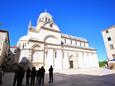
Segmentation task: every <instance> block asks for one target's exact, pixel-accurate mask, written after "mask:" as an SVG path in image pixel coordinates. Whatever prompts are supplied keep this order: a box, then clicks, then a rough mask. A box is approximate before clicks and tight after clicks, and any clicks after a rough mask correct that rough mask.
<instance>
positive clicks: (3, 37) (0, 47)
mask: <svg viewBox="0 0 115 86" xmlns="http://www.w3.org/2000/svg"><path fill="white" fill-rule="evenodd" d="M9 51H10V42H9V33H8V31H5V30H0V66H3V65H5V64H6V61H7V60H8V59H7V58H8V56H9Z"/></svg>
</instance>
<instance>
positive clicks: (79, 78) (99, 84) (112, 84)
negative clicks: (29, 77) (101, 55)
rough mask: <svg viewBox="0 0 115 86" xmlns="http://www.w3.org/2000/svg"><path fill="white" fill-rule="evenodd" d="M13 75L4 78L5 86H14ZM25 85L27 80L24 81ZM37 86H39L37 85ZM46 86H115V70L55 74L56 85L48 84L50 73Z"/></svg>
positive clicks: (90, 70)
mask: <svg viewBox="0 0 115 86" xmlns="http://www.w3.org/2000/svg"><path fill="white" fill-rule="evenodd" d="M13 77H14V74H13V73H6V74H5V75H4V76H3V85H1V86H12V83H13ZM23 86H26V85H25V79H24V80H23ZM35 86H38V84H37V83H36V85H35ZM44 86H115V70H108V69H98V70H95V69H85V70H84V69H80V70H63V71H55V72H54V83H51V84H49V83H48V73H47V71H46V75H45V85H44Z"/></svg>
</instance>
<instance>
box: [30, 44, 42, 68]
mask: <svg viewBox="0 0 115 86" xmlns="http://www.w3.org/2000/svg"><path fill="white" fill-rule="evenodd" d="M31 63H32V65H33V66H35V67H36V68H37V69H38V68H39V67H41V66H43V65H44V64H43V49H41V47H40V46H39V45H34V46H33V47H32V54H31Z"/></svg>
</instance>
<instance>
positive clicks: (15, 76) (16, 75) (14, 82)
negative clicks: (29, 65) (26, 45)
mask: <svg viewBox="0 0 115 86" xmlns="http://www.w3.org/2000/svg"><path fill="white" fill-rule="evenodd" d="M18 71H19V65H18V66H17V69H16V70H15V75H14V80H13V86H15V85H16V83H17V80H18Z"/></svg>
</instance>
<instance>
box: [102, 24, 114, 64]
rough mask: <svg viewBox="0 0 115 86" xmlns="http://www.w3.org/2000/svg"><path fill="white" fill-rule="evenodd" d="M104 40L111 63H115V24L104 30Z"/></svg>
mask: <svg viewBox="0 0 115 86" xmlns="http://www.w3.org/2000/svg"><path fill="white" fill-rule="evenodd" d="M102 35H103V40H104V43H105V48H106V52H107V58H108V61H109V63H111V62H114V63H115V61H114V60H115V26H111V27H109V28H107V29H106V30H103V31H102Z"/></svg>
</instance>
